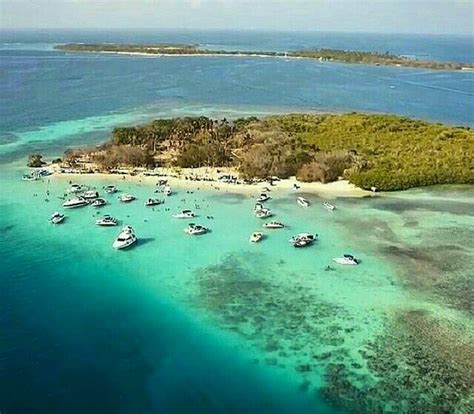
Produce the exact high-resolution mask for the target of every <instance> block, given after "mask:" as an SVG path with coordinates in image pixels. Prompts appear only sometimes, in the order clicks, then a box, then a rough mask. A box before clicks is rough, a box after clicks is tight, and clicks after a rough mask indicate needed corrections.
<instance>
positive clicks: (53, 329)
mask: <svg viewBox="0 0 474 414" xmlns="http://www.w3.org/2000/svg"><path fill="white" fill-rule="evenodd" d="M473 40H474V39H473V37H462V36H421V35H413V36H409V35H376V34H337V33H291V34H289V33H259V32H190V31H165V32H159V31H151V30H149V31H139V32H136V31H135V32H127V31H14V32H6V31H0V102H1V103H0V177H1V180H0V184H1V185H0V187H1V188H2V190H1V191H2V196H0V232H1V234H2V236H1V238H0V251H1V252H2V263H1V267H0V304H1V305H0V413H1V414H35V413H41V414H42V413H48V414H53V413H54V414H55V413H70V414H72V413H94V414H95V413H130V414H145V413H166V414H170V413H177V414H181V413H183V414H185V413H262V414H265V413H301V414H303V413H310V412H311V413H318V414H320V413H325V412H327V413H336V412H338V411H336V408H333V407H329V408H328V407H327V406H326V405H325V404H324V403H323V402H322V401H321V400H320V399H319V397H318V396H315V395H308V394H305V393H302V392H299V391H298V390H297V389H296V387H295V388H291V387H290V386H289V385H288V383H287V381H286V379H285V378H284V376H279V375H278V373H277V372H276V371H275V370H273V369H271V368H269V367H265V366H261V365H256V364H253V363H251V362H249V358H248V356H247V355H245V353H244V352H240V350H239V346H238V345H236V344H233V343H232V341H230V340H228V339H223V338H226V337H225V336H221V332H218V331H217V332H215V331H214V330H213V329H212V327H210V326H208V325H206V324H205V323H202V321H200V320H199V318H197V319H196V318H194V317H193V315H192V314H189V312H187V311H186V308H185V307H183V306H182V304H177V303H173V301H172V300H171V299H169V298H168V297H167V295H166V294H161V293H160V290H159V289H158V290H153V289H148V288H147V286H146V284H143V283H141V279H140V280H138V279H137V278H134V273H133V270H130V269H133V266H131V265H130V267H129V268H128V269H129V270H128V271H124V270H123V268H122V267H121V266H120V263H115V262H114V261H113V260H110V258H108V257H105V258H104V257H103V256H101V255H100V253H98V252H97V251H95V250H93V249H90V246H89V245H90V244H91V243H89V242H88V237H89V232H88V230H87V229H86V228H84V229H82V230H79V229H78V230H77V231H78V233H77V239H76V240H75V239H74V238H73V237H72V235H69V237H68V241H67V243H66V242H64V241H63V240H61V239H60V238H57V237H54V234H52V233H51V230H50V229H49V228H48V229H47V230H45V229H43V227H44V223H45V222H46V219H47V216H48V215H49V214H50V213H51V212H50V211H49V210H50V209H51V208H53V207H52V206H51V207H48V206H47V205H46V206H45V203H44V202H42V204H41V206H42V207H41V208H39V207H38V205H39V204H37V205H35V211H34V212H30V211H29V210H28V208H27V206H28V200H31V203H34V202H37V201H35V200H36V199H33V198H32V197H33V192H36V191H41V197H43V196H44V197H46V196H45V195H44V194H45V193H44V192H45V190H46V189H45V188H42V189H40V190H36V189H33V188H35V187H26V186H25V184H22V185H21V187H20V186H19V185H18V186H17V183H18V182H20V181H19V177H20V175H21V174H20V171H18V170H17V169H16V165H17V164H11V163H12V162H14V161H15V162H16V161H19V160H21V159H23V158H24V157H25V156H26V155H28V154H29V153H31V152H33V151H40V152H42V153H45V154H60V153H62V151H64V149H65V148H67V147H69V146H75V145H78V144H96V143H99V142H101V141H103V140H105V139H106V138H107V135H108V133H109V131H110V129H111V128H112V127H113V126H115V125H118V124H128V123H135V122H143V121H146V120H148V119H151V118H153V117H167V116H180V115H201V114H202V115H212V116H226V117H227V118H232V117H235V116H240V115H245V114H263V115H264V114H271V113H279V112H287V111H294V112H302V111H337V112H343V111H368V112H393V113H396V114H400V115H405V116H410V117H414V118H420V119H426V120H434V121H439V122H446V123H450V124H460V125H474V120H473V113H474V73H472V72H470V73H469V72H442V71H428V70H417V69H408V68H394V67H375V66H364V65H345V64H337V63H320V62H316V61H308V60H291V61H285V60H284V59H263V58H244V57H239V58H233V57H220V58H215V57H163V58H149V57H128V56H113V55H104V54H102V55H100V54H87V55H79V54H77V55H75V54H66V53H62V52H58V51H55V50H54V49H53V46H54V45H55V44H59V43H63V42H106V41H107V42H178V43H199V44H201V45H203V46H205V47H208V48H216V49H233V50H236V49H241V50H279V51H285V50H290V49H300V48H323V47H327V48H344V49H354V50H374V51H389V52H391V53H397V54H403V55H409V56H413V57H417V58H422V59H437V60H446V61H460V62H471V63H472V62H474V42H473ZM28 184H29V183H28ZM28 184H26V185H28ZM33 185H36V184H33ZM58 191H59V190H58ZM216 203H217V201H216ZM23 208H24V209H23ZM37 208H38V210H36V209H37ZM39 227H41V229H40V230H38V228H39ZM37 230H38V231H37ZM79 231H80V232H79ZM180 231H181V230H180ZM48 232H49V233H48ZM159 237H160V236H159V234H158V235H157V236H156V238H157V239H159ZM94 240H95V238H94ZM94 243H95V241H94V242H93V243H92V245H93V244H94ZM143 248H145V246H144V247H143ZM85 252H87V254H85ZM293 385H294V384H292V386H293Z"/></svg>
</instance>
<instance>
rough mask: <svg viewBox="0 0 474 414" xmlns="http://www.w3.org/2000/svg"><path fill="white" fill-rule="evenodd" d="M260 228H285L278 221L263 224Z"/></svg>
mask: <svg viewBox="0 0 474 414" xmlns="http://www.w3.org/2000/svg"><path fill="white" fill-rule="evenodd" d="M262 227H265V228H266V229H282V228H284V227H285V225H284V224H283V223H280V222H279V221H275V220H273V221H270V222H269V223H265V224H264V225H263V226H262Z"/></svg>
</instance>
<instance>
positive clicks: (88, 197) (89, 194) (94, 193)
mask: <svg viewBox="0 0 474 414" xmlns="http://www.w3.org/2000/svg"><path fill="white" fill-rule="evenodd" d="M82 197H84V198H85V199H86V200H92V199H94V198H97V197H99V193H98V192H97V191H95V190H89V191H84V192H83V193H82Z"/></svg>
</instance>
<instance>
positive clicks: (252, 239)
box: [249, 231, 263, 243]
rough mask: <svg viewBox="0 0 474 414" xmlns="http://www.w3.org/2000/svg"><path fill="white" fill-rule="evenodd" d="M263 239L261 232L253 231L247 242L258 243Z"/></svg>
mask: <svg viewBox="0 0 474 414" xmlns="http://www.w3.org/2000/svg"><path fill="white" fill-rule="evenodd" d="M262 239H263V233H262V232H261V231H255V232H253V233H252V234H251V236H250V238H249V242H251V243H258V242H259V241H261V240H262Z"/></svg>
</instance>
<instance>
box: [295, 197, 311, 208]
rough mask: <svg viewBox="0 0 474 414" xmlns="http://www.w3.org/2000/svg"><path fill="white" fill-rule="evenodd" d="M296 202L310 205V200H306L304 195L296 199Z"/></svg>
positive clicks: (303, 205)
mask: <svg viewBox="0 0 474 414" xmlns="http://www.w3.org/2000/svg"><path fill="white" fill-rule="evenodd" d="M296 202H297V203H298V204H299V205H300V206H301V207H305V208H306V207H309V201H308V200H306V198H304V197H298V198H297V199H296Z"/></svg>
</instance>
